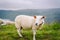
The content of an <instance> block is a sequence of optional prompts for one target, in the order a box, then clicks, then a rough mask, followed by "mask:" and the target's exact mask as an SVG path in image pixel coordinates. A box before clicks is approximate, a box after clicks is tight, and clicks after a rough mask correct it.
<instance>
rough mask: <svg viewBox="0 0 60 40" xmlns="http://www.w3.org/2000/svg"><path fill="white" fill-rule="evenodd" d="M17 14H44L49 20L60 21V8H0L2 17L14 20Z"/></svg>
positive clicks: (0, 16)
mask: <svg viewBox="0 0 60 40" xmlns="http://www.w3.org/2000/svg"><path fill="white" fill-rule="evenodd" d="M17 15H44V16H46V17H47V18H46V20H47V21H48V22H52V21H55V20H57V21H60V8H56V9H24V10H0V18H3V19H11V20H14V19H15V17H16V16H17Z"/></svg>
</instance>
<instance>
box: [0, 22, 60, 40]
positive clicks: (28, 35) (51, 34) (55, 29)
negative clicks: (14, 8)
mask: <svg viewBox="0 0 60 40" xmlns="http://www.w3.org/2000/svg"><path fill="white" fill-rule="evenodd" d="M22 31H23V32H22V35H23V38H20V37H19V35H18V33H17V31H16V28H15V26H14V25H4V26H2V25H0V40H32V39H33V38H32V37H33V34H32V30H28V31H27V30H22ZM36 40H60V23H57V22H56V23H51V24H44V26H43V28H42V29H41V30H37V34H36Z"/></svg>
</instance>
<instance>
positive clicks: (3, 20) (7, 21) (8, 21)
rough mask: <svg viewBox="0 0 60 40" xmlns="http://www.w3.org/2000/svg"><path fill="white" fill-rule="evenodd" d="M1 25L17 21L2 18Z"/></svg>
mask: <svg viewBox="0 0 60 40" xmlns="http://www.w3.org/2000/svg"><path fill="white" fill-rule="evenodd" d="M0 21H1V23H0V24H1V25H8V24H15V22H13V21H11V20H8V19H0Z"/></svg>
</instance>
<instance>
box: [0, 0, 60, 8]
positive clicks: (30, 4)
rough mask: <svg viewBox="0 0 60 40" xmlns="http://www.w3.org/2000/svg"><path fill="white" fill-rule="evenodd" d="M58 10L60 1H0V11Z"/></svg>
mask: <svg viewBox="0 0 60 40" xmlns="http://www.w3.org/2000/svg"><path fill="white" fill-rule="evenodd" d="M46 8H60V0H0V9H46Z"/></svg>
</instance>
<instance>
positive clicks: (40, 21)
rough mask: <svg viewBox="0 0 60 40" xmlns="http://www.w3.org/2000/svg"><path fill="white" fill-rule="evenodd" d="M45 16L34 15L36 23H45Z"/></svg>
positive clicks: (37, 24)
mask: <svg viewBox="0 0 60 40" xmlns="http://www.w3.org/2000/svg"><path fill="white" fill-rule="evenodd" d="M45 18H46V17H45V16H34V19H35V25H36V26H40V25H42V24H44V19H45Z"/></svg>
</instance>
